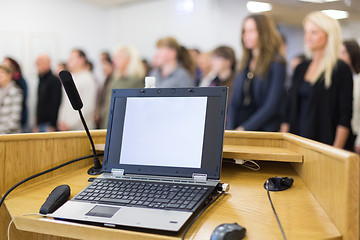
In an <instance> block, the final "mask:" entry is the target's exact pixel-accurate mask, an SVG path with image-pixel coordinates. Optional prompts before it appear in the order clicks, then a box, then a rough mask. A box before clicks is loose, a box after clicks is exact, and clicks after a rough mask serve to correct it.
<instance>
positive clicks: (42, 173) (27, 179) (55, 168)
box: [0, 154, 103, 207]
mask: <svg viewBox="0 0 360 240" xmlns="http://www.w3.org/2000/svg"><path fill="white" fill-rule="evenodd" d="M102 155H103V154H99V155H97V156H102ZM91 157H94V155H88V156H85V157H81V158H77V159H74V160H71V161H68V162H66V163H63V164H60V165H58V166H56V167H53V168H50V169H48V170H45V171H43V172H40V173H37V174H34V175H32V176H30V177H28V178H25V179H24V180H21V181H20V182H18V183H16V184H15V185H14V186H12V187H11V188H10V189H9V190H8V191H7V192H6V193H5V194H4V196H2V198H1V200H0V207H1V205H2V204H3V202H4V201H5V198H6V197H7V195H9V194H10V193H11V192H12V191H13V190H14V189H15V188H17V187H18V186H20V185H21V184H23V183H25V182H27V181H29V180H31V179H34V178H36V177H39V176H41V175H44V174H46V173H49V172H52V171H55V170H57V169H59V168H62V167H65V166H67V165H69V164H71V163H74V162H78V161H80V160H84V159H87V158H91Z"/></svg>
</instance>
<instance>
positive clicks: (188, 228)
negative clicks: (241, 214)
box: [181, 191, 225, 240]
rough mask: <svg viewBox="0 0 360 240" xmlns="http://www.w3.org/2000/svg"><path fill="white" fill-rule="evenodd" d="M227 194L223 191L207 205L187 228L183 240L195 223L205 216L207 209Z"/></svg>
mask: <svg viewBox="0 0 360 240" xmlns="http://www.w3.org/2000/svg"><path fill="white" fill-rule="evenodd" d="M224 193H225V191H221V192H220V194H219V195H218V196H217V197H216V198H215V199H213V200H212V201H211V202H210V203H209V204H208V205H206V206H205V207H204V208H203V209H202V210H201V211H200V212H199V213H198V214H197V215H196V217H195V218H194V219H193V220H192V221H191V222H190V224H189V226H188V227H187V228H186V230H185V232H184V234H183V236H182V238H181V240H184V239H185V236H186V234H187V232H188V231H189V230H190V228H191V226H192V225H193V224H194V222H195V221H196V220H197V219H198V218H199V217H200V215H201V214H203V212H205V210H206V209H208V208H209V207H210V206H211V205H212V204H213V203H214V202H216V200H218V199H219V198H220V197H221V196H222V195H223V194H224Z"/></svg>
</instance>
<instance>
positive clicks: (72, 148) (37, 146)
mask: <svg viewBox="0 0 360 240" xmlns="http://www.w3.org/2000/svg"><path fill="white" fill-rule="evenodd" d="M91 134H92V136H93V139H94V142H95V143H104V142H105V137H106V131H105V130H95V131H91ZM89 146H90V143H89V140H88V138H87V135H86V133H85V132H81V131H79V132H55V133H37V134H14V135H1V136H0V157H1V159H0V173H1V176H0V194H1V195H2V194H4V193H5V192H6V191H7V189H9V188H10V187H11V186H13V185H14V184H15V183H17V182H19V181H20V180H23V179H25V178H27V177H29V176H31V175H33V174H36V173H39V172H41V171H44V170H47V169H49V168H52V167H54V166H57V165H59V164H62V163H64V162H67V161H70V160H73V159H75V158H78V157H82V156H85V155H90V154H91V153H92V152H91V151H90V148H89ZM92 162H93V160H92V159H88V160H82V161H80V162H77V163H73V164H71V165H69V166H66V167H64V168H61V169H59V170H56V171H54V172H52V173H48V174H46V175H44V176H41V177H38V178H36V179H33V180H31V181H30V182H28V183H25V184H24V187H25V186H27V185H30V184H33V183H34V182H42V181H44V180H45V179H47V178H49V177H52V176H58V175H61V174H63V173H64V172H67V171H70V170H72V169H79V168H83V167H84V166H89V164H92ZM11 195H12V193H11V194H10V195H9V197H11ZM0 210H1V211H2V210H3V206H2V207H1V209H0ZM7 223H8V222H7V220H6V218H4V219H1V228H0V239H5V236H6V232H4V229H5V228H4V227H3V225H4V226H5V225H6V227H7ZM20 239H25V238H20ZM29 239H33V238H29Z"/></svg>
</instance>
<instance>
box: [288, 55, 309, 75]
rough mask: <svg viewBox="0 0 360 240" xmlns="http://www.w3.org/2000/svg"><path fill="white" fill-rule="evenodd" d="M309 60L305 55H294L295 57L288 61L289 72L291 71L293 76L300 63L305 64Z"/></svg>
mask: <svg viewBox="0 0 360 240" xmlns="http://www.w3.org/2000/svg"><path fill="white" fill-rule="evenodd" d="M307 60H309V59H308V58H307V57H306V55H305V54H303V53H301V54H299V55H296V56H295V57H293V58H292V59H291V61H290V70H291V73H292V74H293V73H294V71H295V69H296V67H297V66H298V65H299V64H300V63H302V62H305V61H307Z"/></svg>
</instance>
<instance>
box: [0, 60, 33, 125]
mask: <svg viewBox="0 0 360 240" xmlns="http://www.w3.org/2000/svg"><path fill="white" fill-rule="evenodd" d="M3 65H4V66H5V67H8V68H12V69H14V74H13V80H15V83H16V84H17V85H18V86H19V87H20V88H21V90H22V93H23V98H22V107H21V129H22V130H21V131H22V132H28V130H29V129H28V125H27V123H28V107H27V96H28V86H27V83H26V80H25V79H24V77H23V75H22V71H21V67H20V65H19V63H18V62H17V61H16V60H15V59H13V58H10V57H6V58H4V61H3Z"/></svg>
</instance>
